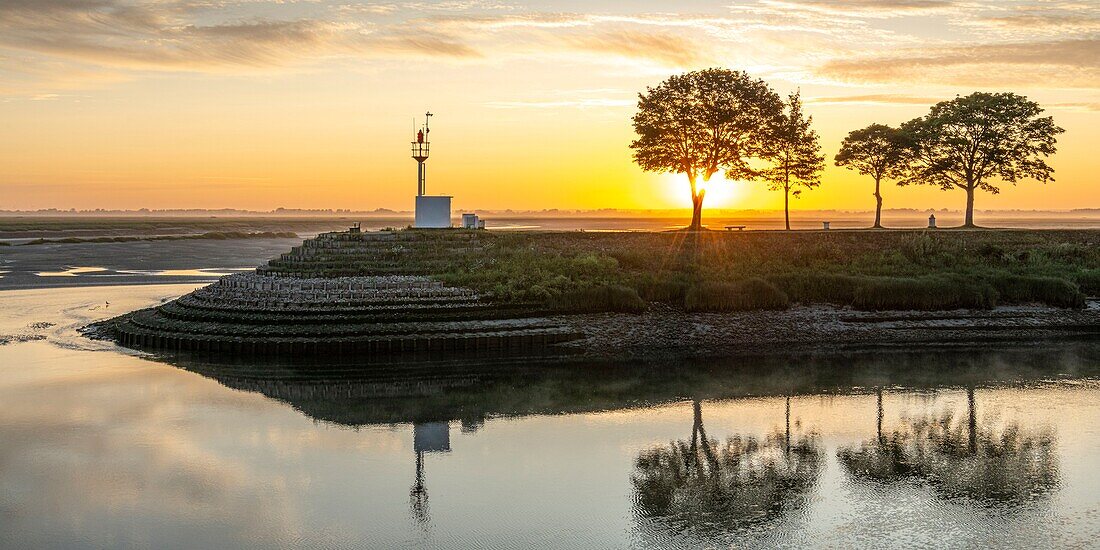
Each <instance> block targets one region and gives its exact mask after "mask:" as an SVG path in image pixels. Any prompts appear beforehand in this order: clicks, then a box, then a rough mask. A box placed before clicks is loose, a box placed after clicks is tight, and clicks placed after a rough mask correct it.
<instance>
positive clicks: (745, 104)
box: [630, 69, 783, 231]
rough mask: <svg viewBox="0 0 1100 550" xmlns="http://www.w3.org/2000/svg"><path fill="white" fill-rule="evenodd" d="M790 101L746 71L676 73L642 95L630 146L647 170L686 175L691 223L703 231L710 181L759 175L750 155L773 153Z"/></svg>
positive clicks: (693, 228) (761, 156)
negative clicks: (778, 126)
mask: <svg viewBox="0 0 1100 550" xmlns="http://www.w3.org/2000/svg"><path fill="white" fill-rule="evenodd" d="M782 109H783V102H782V100H780V98H779V96H778V95H777V94H776V93H775V92H773V91H772V89H771V88H769V87H768V85H767V84H766V83H765V82H764V81H763V80H758V79H753V78H751V77H750V76H749V75H747V74H745V73H743V72H740V71H731V70H728V69H706V70H703V71H693V72H689V73H685V74H682V75H674V76H671V77H669V78H668V79H667V80H665V81H664V82H662V83H660V84H659V85H657V86H656V87H653V88H648V89H647V90H646V92H645V93H643V94H640V95H639V99H638V112H637V114H635V115H634V131H635V132H637V133H638V138H637V139H636V140H634V142H633V143H631V144H630V147H631V148H632V149H634V160H635V161H636V162H637V163H638V165H639V166H641V167H642V169H643V170H646V171H650V172H671V173H677V174H685V175H686V176H687V178H688V184H689V185H690V188H691V203H692V215H691V225H690V226H689V227H688V229H690V230H693V231H699V230H701V229H702V227H703V226H702V210H703V199H704V198H705V196H706V189H705V188H703V187H702V186H701V184H700V183H701V182H700V179H701V180H702V181H703V182H706V181H710V178H711V176H713V175H714V174H716V173H718V172H719V171H725V172H726V174H727V177H728V178H729V179H754V178H756V177H758V176H759V175H760V172H759V171H757V170H755V169H754V168H752V167H751V166H750V165H749V161H750V159H753V158H757V159H759V158H764V157H766V156H768V146H769V144H770V143H771V142H772V140H773V136H772V135H771V134H772V131H773V129H774V127H775V126H776V123H777V121H778V120H779V119H780V116H781V114H782Z"/></svg>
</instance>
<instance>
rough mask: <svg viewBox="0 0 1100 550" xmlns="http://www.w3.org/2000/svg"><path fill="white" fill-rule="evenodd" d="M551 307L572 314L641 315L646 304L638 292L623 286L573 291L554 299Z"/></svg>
mask: <svg viewBox="0 0 1100 550" xmlns="http://www.w3.org/2000/svg"><path fill="white" fill-rule="evenodd" d="M550 305H551V307H553V308H554V309H557V310H560V311H565V312H570V313H593V312H604V311H614V312H619V313H640V312H642V311H645V308H646V302H645V300H642V298H641V297H640V296H638V291H636V290H634V289H633V288H630V287H627V286H622V285H605V286H596V287H589V288H583V289H578V290H572V291H569V292H565V293H562V294H559V295H558V296H555V297H553V298H552V299H551V300H550Z"/></svg>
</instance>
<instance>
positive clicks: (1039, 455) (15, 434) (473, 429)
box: [0, 342, 1100, 548]
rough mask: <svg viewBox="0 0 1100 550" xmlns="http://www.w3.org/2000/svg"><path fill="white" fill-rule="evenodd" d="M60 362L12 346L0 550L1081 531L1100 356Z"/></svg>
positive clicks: (1089, 529) (0, 451)
mask: <svg viewBox="0 0 1100 550" xmlns="http://www.w3.org/2000/svg"><path fill="white" fill-rule="evenodd" d="M50 349H52V348H48V346H47V344H46V343H41V342H39V343H30V344H16V345H9V346H5V347H3V348H0V374H3V376H0V402H3V403H4V404H5V405H4V406H2V407H0V441H3V442H4V444H3V445H0V463H3V464H4V467H3V468H0V517H3V518H11V519H10V522H11V523H9V524H8V525H9V526H10V528H8V529H0V548H3V547H39V546H53V547H69V546H79V544H74V543H73V541H75V540H86V541H90V542H89V544H88V545H89V546H97V547H113V546H126V545H127V544H125V542H126V541H121V542H120V541H119V539H117V538H113V537H115V536H116V534H117V533H120V532H126V533H133V534H134V535H133V537H134V538H133V541H136V542H133V543H132V544H131V545H135V546H141V545H142V544H141V543H142V542H143V541H144V542H145V543H146V544H144V545H145V546H149V545H153V544H154V542H156V543H159V542H162V541H167V544H166V546H206V547H224V546H245V547H286V546H356V545H359V546H368V547H378V548H402V547H403V548H453V547H470V546H475V545H478V544H484V545H486V546H497V547H559V548H590V547H599V548H623V547H631V546H633V547H645V548H649V547H680V548H696V547H714V546H718V547H725V546H729V545H733V544H735V545H736V546H737V547H741V548H754V547H761V548H769V547H776V546H803V547H849V546H859V547H889V546H891V545H893V546H903V547H913V546H930V547H935V546H949V547H975V546H993V547H997V546H1011V547H1028V546H1038V547H1066V546H1074V545H1075V544H1076V545H1077V546H1087V544H1082V542H1081V541H1090V540H1092V538H1093V537H1092V535H1093V534H1095V527H1094V526H1095V521H1093V519H1094V515H1095V509H1096V504H1097V500H1096V497H1095V495H1096V494H1100V483H1098V482H1096V481H1093V479H1094V477H1095V476H1093V472H1094V470H1095V458H1094V457H1092V455H1091V454H1090V453H1091V450H1090V449H1092V448H1095V445H1096V444H1100V432H1097V431H1096V429H1094V428H1092V427H1091V426H1093V424H1094V423H1095V420H1096V418H1097V411H1100V408H1098V407H1100V405H1093V403H1100V398H1098V397H1097V396H1098V395H1100V384H1097V383H1096V382H1095V381H1092V380H1089V378H1088V377H1092V376H1096V375H1097V374H1100V361H1098V359H1100V346H1095V345H1093V346H1080V347H1075V346H1068V345H1067V346H1064V347H1061V348H1057V349H1051V348H1033V349H1025V350H1016V351H998V352H988V351H982V350H977V351H975V350H971V351H966V352H958V353H943V352H937V353H934V354H933V353H929V354H921V353H915V354H893V353H891V354H889V355H881V356H880V355H875V354H863V355H849V356H843V357H837V356H830V357H824V358H821V357H817V358H814V357H810V358H807V357H797V358H771V359H740V360H723V361H713V362H694V363H689V362H683V363H677V364H673V365H670V364H632V365H612V364H606V365H535V364H525V363H521V364H517V363H497V364H477V365H470V364H462V365H457V364H456V365H423V364H404V365H389V366H378V365H372V366H369V367H366V366H364V365H357V364H354V363H347V364H340V363H333V362H316V363H311V364H307V363H280V362H275V361H272V362H268V363H264V364H255V363H233V362H227V361H225V360H223V359H218V358H208V357H195V356H166V357H162V358H160V360H161V361H164V362H166V363H168V364H170V365H174V366H178V367H183V368H184V369H187V370H190V371H193V372H195V373H199V374H201V375H202V376H196V375H194V374H192V373H191V372H184V371H182V370H180V369H177V368H174V367H173V368H168V367H166V366H164V365H155V364H151V363H149V362H147V361H145V360H143V359H139V358H136V357H126V358H121V357H118V356H115V355H113V354H111V353H84V352H77V351H72V350H52V351H48V350H50ZM32 352H33V353H32ZM4 354H6V355H4ZM32 355H34V356H36V357H42V358H45V357H54V358H55V360H54V361H53V363H50V364H47V362H46V360H45V359H38V360H37V361H38V362H37V363H36V362H34V361H31V359H32V357H31V356H32ZM4 358H7V360H6V361H5V360H4ZM89 358H91V361H92V362H94V361H99V363H96V364H94V365H92V366H89V364H88V363H89ZM1064 374H1071V375H1072V376H1073V381H1072V382H1063V383H1049V382H1046V381H1049V380H1052V379H1055V378H1061V377H1062V375H1064ZM204 377H205V378H204ZM20 380H22V381H23V383H22V384H20V383H19V381H20ZM1074 384H1078V385H1074ZM227 387H228V388H233V389H235V390H241V391H228V390H227V389H226V388H227ZM968 387H969V388H973V394H974V402H973V407H970V403H969V402H968V400H967V398H966V396H967V392H966V388H968ZM874 388H883V390H882V391H881V392H880V395H881V399H880V398H879V397H880V395H876V393H875V390H874ZM1017 403H1019V405H1017ZM971 419H973V422H971ZM311 420H312V421H311ZM1048 426H1049V427H1048ZM972 428H973V429H972ZM1056 441H1057V445H1055V442H1056ZM1067 442H1068V444H1067ZM990 488H997V490H996V491H995V492H990V491H991V489H990ZM982 491H985V492H984V493H983V492H982ZM1005 495H1007V496H1005ZM1023 495H1034V496H1026V497H1025V496H1023ZM990 502H992V503H993V504H996V506H989V505H987V503H990ZM256 503H262V505H257V504H256ZM139 512H140V513H139ZM5 521H6V520H5ZM5 531H6V532H5ZM227 541H228V542H227Z"/></svg>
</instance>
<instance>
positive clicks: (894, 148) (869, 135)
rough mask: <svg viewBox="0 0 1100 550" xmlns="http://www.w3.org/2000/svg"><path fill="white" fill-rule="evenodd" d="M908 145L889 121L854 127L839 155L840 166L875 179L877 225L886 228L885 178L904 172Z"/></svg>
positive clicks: (900, 175)
mask: <svg viewBox="0 0 1100 550" xmlns="http://www.w3.org/2000/svg"><path fill="white" fill-rule="evenodd" d="M905 147H906V144H905V140H904V138H903V135H902V133H901V131H900V130H898V129H897V128H892V127H890V126H887V125H885V124H872V125H870V126H868V127H866V128H861V129H859V130H852V131H851V133H849V134H848V137H846V138H844V141H843V142H842V143H841V144H840V152H838V153H837V154H836V158H835V161H836V165H837V166H846V167H848V168H849V169H852V170H855V171H857V172H859V173H860V174H863V175H865V176H871V177H872V178H875V193H874V195H875V225H874V227H875V228H878V229H881V228H882V192H881V190H880V184H881V183H882V180H883V179H884V178H891V179H898V178H901V177H902V176H903V175H904V171H903V168H904V166H905Z"/></svg>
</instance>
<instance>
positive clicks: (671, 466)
mask: <svg viewBox="0 0 1100 550" xmlns="http://www.w3.org/2000/svg"><path fill="white" fill-rule="evenodd" d="M786 404H787V420H786V429H785V431H777V432H774V433H770V434H768V435H766V436H765V437H764V438H763V439H758V438H757V437H755V436H752V435H741V434H737V435H733V436H731V437H729V438H728V439H726V441H725V442H721V443H720V442H719V441H718V440H717V439H712V438H710V437H708V436H707V433H706V429H705V428H704V426H703V413H702V404H701V403H700V402H699V401H698V400H695V401H694V402H693V404H692V409H693V411H694V422H693V424H692V429H691V439H690V440H682V439H681V440H676V441H673V442H672V443H670V444H668V445H660V446H656V447H653V448H650V449H646V450H644V451H642V452H641V453H639V454H638V457H637V459H636V460H635V469H634V473H633V474H632V475H631V482H632V484H633V486H634V491H635V505H634V513H635V514H636V515H638V516H639V517H640V519H642V520H658V521H660V522H662V523H664V524H665V525H666V527H667V528H668V529H669V530H670V531H673V532H677V533H682V534H686V535H698V536H703V537H713V536H715V535H725V534H728V533H730V532H734V531H737V530H738V529H740V528H743V527H745V526H748V525H752V524H756V523H761V522H765V521H767V520H769V519H771V518H774V517H776V516H778V515H779V514H782V513H783V512H784V511H785V510H788V509H790V508H793V507H797V506H798V505H799V503H800V501H801V500H802V498H803V497H804V496H805V494H806V493H807V491H808V490H809V489H810V488H811V487H812V485H813V483H814V481H815V480H816V479H817V475H818V472H819V471H820V469H821V466H822V460H821V457H822V455H823V454H824V453H823V450H822V448H821V444H820V438H819V437H818V435H817V434H816V433H814V432H810V433H807V434H799V435H797V437H796V439H795V442H794V444H793V445H792V443H791V431H790V398H787V402H786Z"/></svg>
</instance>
